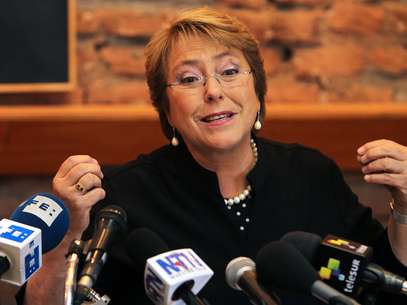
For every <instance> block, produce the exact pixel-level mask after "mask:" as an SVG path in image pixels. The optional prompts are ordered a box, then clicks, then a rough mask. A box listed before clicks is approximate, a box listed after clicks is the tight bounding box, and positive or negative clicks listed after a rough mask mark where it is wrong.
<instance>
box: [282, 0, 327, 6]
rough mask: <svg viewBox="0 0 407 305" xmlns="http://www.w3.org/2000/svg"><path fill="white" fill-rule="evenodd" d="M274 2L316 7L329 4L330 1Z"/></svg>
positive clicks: (293, 0)
mask: <svg viewBox="0 0 407 305" xmlns="http://www.w3.org/2000/svg"><path fill="white" fill-rule="evenodd" d="M274 2H275V3H278V4H292V5H305V6H316V5H321V4H329V3H331V0H274Z"/></svg>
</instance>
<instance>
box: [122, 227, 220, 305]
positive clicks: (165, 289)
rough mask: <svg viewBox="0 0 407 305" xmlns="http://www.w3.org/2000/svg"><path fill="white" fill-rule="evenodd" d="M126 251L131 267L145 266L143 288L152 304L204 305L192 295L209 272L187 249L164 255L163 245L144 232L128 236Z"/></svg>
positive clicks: (153, 234) (203, 301) (206, 279)
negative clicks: (131, 261) (132, 265)
mask: <svg viewBox="0 0 407 305" xmlns="http://www.w3.org/2000/svg"><path fill="white" fill-rule="evenodd" d="M126 249H127V254H128V255H129V257H130V258H131V259H132V260H133V262H134V263H135V264H137V265H139V266H145V272H144V288H145V291H146V294H147V296H148V297H149V299H150V300H151V301H152V302H153V303H154V304H156V305H170V304H172V305H177V304H182V303H180V302H182V301H184V302H185V304H187V305H207V304H208V302H207V301H206V300H201V299H200V298H199V297H198V296H197V295H196V293H197V292H198V291H199V290H200V289H202V288H203V286H204V285H205V284H206V282H207V281H208V280H209V278H210V277H211V276H212V274H213V272H212V270H210V268H209V267H207V266H206V264H205V263H204V262H203V261H202V260H200V258H199V257H198V256H197V255H196V254H195V253H193V251H192V250H191V249H179V250H174V251H168V246H167V245H166V243H165V242H164V241H163V240H162V239H161V238H160V237H159V236H158V235H157V234H156V233H154V232H152V231H151V230H149V229H146V228H140V229H137V230H135V231H133V232H132V233H131V234H130V235H129V237H128V238H127V240H126ZM146 262H147V264H146ZM177 269H180V270H179V272H178V271H177ZM168 273H171V275H168ZM181 300H182V301H181Z"/></svg>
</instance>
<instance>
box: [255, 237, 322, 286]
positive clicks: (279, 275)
mask: <svg viewBox="0 0 407 305" xmlns="http://www.w3.org/2000/svg"><path fill="white" fill-rule="evenodd" d="M256 272H257V278H258V280H259V282H260V283H261V284H263V285H270V286H271V287H273V286H274V287H278V288H280V289H282V290H287V291H290V292H299V293H309V291H310V289H311V286H312V284H313V283H314V282H315V281H316V280H318V279H319V278H318V274H317V272H316V271H315V269H314V268H313V267H312V266H311V264H310V263H309V262H308V261H307V260H306V259H305V258H304V256H302V254H301V253H300V252H299V251H298V250H297V249H296V248H295V247H294V246H292V245H291V244H289V243H286V242H283V241H274V242H271V243H269V244H267V245H266V246H264V247H263V248H262V249H260V251H259V252H258V254H257V257H256Z"/></svg>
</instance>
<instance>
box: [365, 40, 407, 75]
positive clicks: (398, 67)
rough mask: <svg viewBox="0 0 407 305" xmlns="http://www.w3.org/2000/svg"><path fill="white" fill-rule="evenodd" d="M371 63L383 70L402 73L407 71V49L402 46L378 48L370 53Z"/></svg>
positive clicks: (397, 73) (396, 73)
mask: <svg viewBox="0 0 407 305" xmlns="http://www.w3.org/2000/svg"><path fill="white" fill-rule="evenodd" d="M368 58H369V61H370V64H372V65H373V66H375V67H376V68H377V69H380V70H381V71H383V72H386V73H389V74H392V75H400V74H402V73H404V72H407V49H405V48H402V47H384V48H376V49H373V50H371V51H370V53H369V56H368Z"/></svg>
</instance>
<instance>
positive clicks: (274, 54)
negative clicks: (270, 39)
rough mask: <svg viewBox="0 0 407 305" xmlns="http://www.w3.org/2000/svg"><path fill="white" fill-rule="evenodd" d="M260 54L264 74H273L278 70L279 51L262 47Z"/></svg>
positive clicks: (279, 64) (279, 65)
mask: <svg viewBox="0 0 407 305" xmlns="http://www.w3.org/2000/svg"><path fill="white" fill-rule="evenodd" d="M261 54H262V56H263V61H264V70H265V71H266V74H267V75H273V74H276V73H277V72H279V70H280V68H281V65H282V62H281V55H280V52H279V51H278V50H276V49H271V48H263V49H261Z"/></svg>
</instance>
